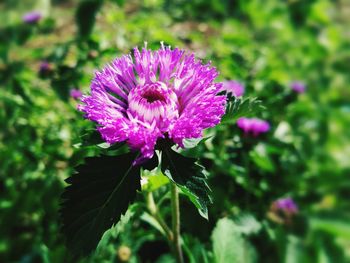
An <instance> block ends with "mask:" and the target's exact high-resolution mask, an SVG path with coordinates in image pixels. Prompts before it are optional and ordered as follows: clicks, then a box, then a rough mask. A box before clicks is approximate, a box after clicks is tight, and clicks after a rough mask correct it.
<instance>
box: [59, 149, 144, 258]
mask: <svg viewBox="0 0 350 263" xmlns="http://www.w3.org/2000/svg"><path fill="white" fill-rule="evenodd" d="M135 157H136V154H135V153H128V154H123V155H119V156H101V157H89V158H86V159H85V164H82V165H79V166H77V168H76V171H77V173H76V174H74V175H72V176H71V177H69V178H68V179H67V180H66V182H67V183H68V184H69V185H68V186H67V187H66V189H65V191H64V193H63V194H62V199H63V202H62V205H61V210H60V212H61V219H62V222H63V227H62V232H63V234H64V235H65V237H66V240H67V246H68V248H69V250H70V251H71V252H72V254H73V255H74V256H76V257H80V256H86V255H88V254H89V253H91V252H92V251H93V250H94V249H95V248H96V247H97V245H98V243H99V241H100V239H101V237H102V235H103V233H104V232H105V231H106V230H108V229H109V228H110V227H112V226H113V225H115V224H116V223H117V222H118V221H119V219H120V216H121V215H122V214H124V213H125V212H126V210H127V209H128V205H129V204H130V203H132V202H133V201H134V199H135V196H136V191H137V190H140V188H141V185H140V167H136V166H133V165H132V163H133V161H134V159H135Z"/></svg>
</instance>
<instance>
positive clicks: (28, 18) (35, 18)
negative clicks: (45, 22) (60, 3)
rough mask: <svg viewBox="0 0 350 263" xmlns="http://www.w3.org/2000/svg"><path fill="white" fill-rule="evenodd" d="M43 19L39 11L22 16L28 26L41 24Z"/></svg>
mask: <svg viewBox="0 0 350 263" xmlns="http://www.w3.org/2000/svg"><path fill="white" fill-rule="evenodd" d="M41 18H42V15H41V13H40V12H38V11H31V12H28V13H25V14H24V15H23V16H22V21H23V22H25V23H27V24H35V23H37V22H39V20H40V19H41Z"/></svg>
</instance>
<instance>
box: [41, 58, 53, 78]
mask: <svg viewBox="0 0 350 263" xmlns="http://www.w3.org/2000/svg"><path fill="white" fill-rule="evenodd" d="M52 71H53V66H52V64H51V63H50V62H48V61H46V60H43V61H41V62H40V65H39V74H40V75H41V76H47V75H48V74H50V73H51V72H52Z"/></svg>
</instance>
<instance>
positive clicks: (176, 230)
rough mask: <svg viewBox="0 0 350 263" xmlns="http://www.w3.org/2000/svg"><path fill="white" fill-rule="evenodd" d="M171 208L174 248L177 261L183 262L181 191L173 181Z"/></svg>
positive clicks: (178, 262)
mask: <svg viewBox="0 0 350 263" xmlns="http://www.w3.org/2000/svg"><path fill="white" fill-rule="evenodd" d="M170 185H171V186H170V187H171V210H172V219H173V235H174V237H173V248H174V253H175V257H176V262H177V263H183V262H184V259H183V254H182V249H181V243H180V241H181V236H180V204H179V191H178V189H177V186H176V184H174V183H171V184H170Z"/></svg>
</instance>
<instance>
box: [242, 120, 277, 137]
mask: <svg viewBox="0 0 350 263" xmlns="http://www.w3.org/2000/svg"><path fill="white" fill-rule="evenodd" d="M237 126H238V127H239V128H240V129H242V130H243V131H244V133H246V134H249V133H251V134H253V135H254V136H258V135H259V134H261V133H265V132H268V131H269V130H270V124H269V123H268V122H267V121H265V120H261V119H258V118H245V117H241V118H239V119H238V120H237Z"/></svg>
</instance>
